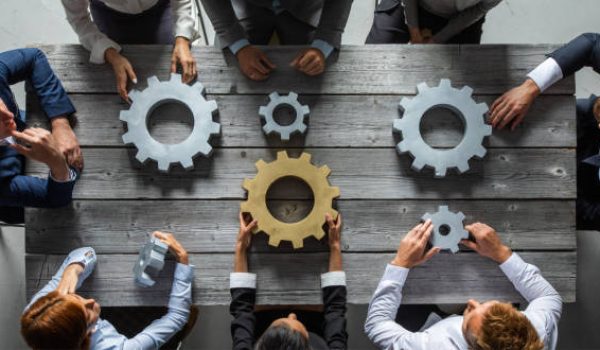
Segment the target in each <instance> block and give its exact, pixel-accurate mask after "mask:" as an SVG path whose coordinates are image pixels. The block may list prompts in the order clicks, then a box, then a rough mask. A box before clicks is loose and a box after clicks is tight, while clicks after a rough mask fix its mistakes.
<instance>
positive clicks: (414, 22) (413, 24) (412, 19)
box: [401, 0, 420, 30]
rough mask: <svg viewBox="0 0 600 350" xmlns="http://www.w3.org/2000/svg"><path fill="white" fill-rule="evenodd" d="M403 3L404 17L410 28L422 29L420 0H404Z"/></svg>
mask: <svg viewBox="0 0 600 350" xmlns="http://www.w3.org/2000/svg"><path fill="white" fill-rule="evenodd" d="M401 4H402V7H403V8H404V18H405V20H406V25H407V26H408V28H416V29H417V30H420V27H419V2H418V0H402V2H401Z"/></svg>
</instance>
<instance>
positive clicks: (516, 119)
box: [490, 79, 541, 130]
mask: <svg viewBox="0 0 600 350" xmlns="http://www.w3.org/2000/svg"><path fill="white" fill-rule="evenodd" d="M540 92H541V91H540V88H539V87H538V86H537V85H536V83H535V82H534V81H533V80H531V79H527V80H525V82H524V83H523V84H521V85H520V86H517V87H516V88H513V89H511V90H509V91H507V92H505V93H504V94H503V95H502V96H500V97H499V98H498V99H496V101H494V103H493V104H492V108H490V123H491V124H492V126H493V127H494V128H496V127H497V128H498V129H500V130H502V129H503V128H504V127H505V126H506V125H508V123H510V122H511V121H512V125H511V127H510V129H511V130H514V129H515V128H516V127H517V125H519V124H521V122H522V121H523V118H525V115H526V114H527V111H529V107H531V104H532V103H533V101H534V100H535V98H536V97H538V95H539V94H540Z"/></svg>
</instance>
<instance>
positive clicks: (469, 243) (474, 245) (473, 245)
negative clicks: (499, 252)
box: [460, 239, 477, 250]
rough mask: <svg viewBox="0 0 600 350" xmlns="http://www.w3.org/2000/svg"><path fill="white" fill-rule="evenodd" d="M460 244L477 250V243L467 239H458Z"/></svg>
mask: <svg viewBox="0 0 600 350" xmlns="http://www.w3.org/2000/svg"><path fill="white" fill-rule="evenodd" d="M460 244H462V245H464V246H465V247H467V248H469V249H473V250H477V243H475V242H473V241H470V240H468V239H462V240H461V241H460Z"/></svg>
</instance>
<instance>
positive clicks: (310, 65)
mask: <svg viewBox="0 0 600 350" xmlns="http://www.w3.org/2000/svg"><path fill="white" fill-rule="evenodd" d="M320 67H321V62H320V60H319V58H317V57H315V58H314V59H313V60H312V61H310V62H309V63H308V64H307V65H306V66H305V67H304V69H303V71H304V72H305V73H308V72H310V71H312V70H315V69H319V68H320Z"/></svg>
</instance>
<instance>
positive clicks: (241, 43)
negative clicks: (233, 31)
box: [229, 39, 250, 56]
mask: <svg viewBox="0 0 600 350" xmlns="http://www.w3.org/2000/svg"><path fill="white" fill-rule="evenodd" d="M248 45H250V42H249V41H248V39H240V40H238V41H236V42H234V43H233V44H231V45H229V51H231V53H232V54H233V55H234V56H235V55H236V54H237V53H238V51H240V50H241V49H243V48H244V47H246V46H248Z"/></svg>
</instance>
